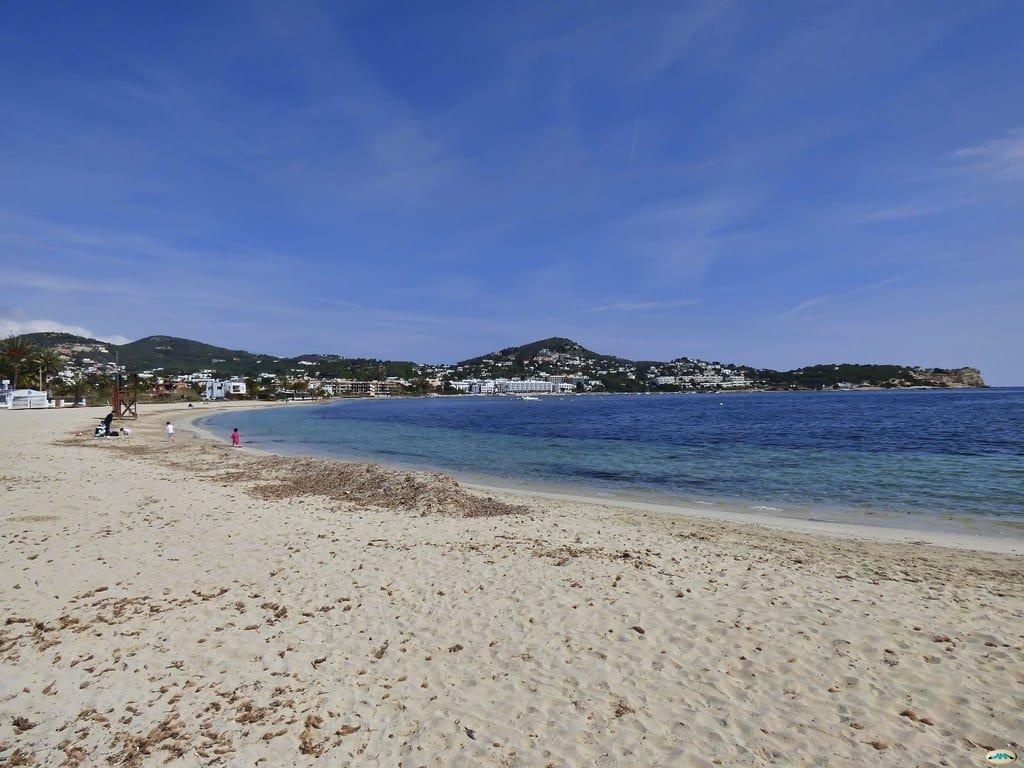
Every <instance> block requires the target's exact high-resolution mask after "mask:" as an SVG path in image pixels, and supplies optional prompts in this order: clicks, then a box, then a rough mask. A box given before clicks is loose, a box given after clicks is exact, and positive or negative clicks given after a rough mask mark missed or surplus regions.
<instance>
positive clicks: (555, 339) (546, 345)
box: [457, 336, 623, 366]
mask: <svg viewBox="0 0 1024 768" xmlns="http://www.w3.org/2000/svg"><path fill="white" fill-rule="evenodd" d="M545 351H546V352H550V353H552V354H555V355H564V356H566V357H579V358H580V359H582V360H608V361H620V360H623V358H620V357H613V356H610V355H599V354H598V353H597V352H591V351H590V350H589V349H587V348H586V347H584V346H582V345H581V344H578V343H576V342H575V341H573V340H572V339H566V338H563V337H561V336H552V337H551V338H549V339H541V340H540V341H533V342H530V343H529V344H523V345H522V346H519V347H506V348H505V349H500V350H498V351H497V352H491V353H490V354H489V355H480V356H479V357H473V358H470V359H469V360H463V361H462V362H460V363H457V365H461V366H473V365H482V364H486V363H487V362H488V361H491V362H494V363H498V362H505V363H513V364H520V365H521V364H523V363H526V362H528V361H530V360H533V359H534V358H536V357H537V355H538V354H540V353H541V352H545Z"/></svg>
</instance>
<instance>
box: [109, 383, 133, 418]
mask: <svg viewBox="0 0 1024 768" xmlns="http://www.w3.org/2000/svg"><path fill="white" fill-rule="evenodd" d="M111 401H112V402H111V405H112V406H113V408H112V410H113V411H114V417H115V418H117V419H137V418H139V376H138V374H135V373H133V374H132V375H131V376H122V375H121V374H120V373H118V374H116V375H115V376H114V391H113V395H112V397H111Z"/></svg>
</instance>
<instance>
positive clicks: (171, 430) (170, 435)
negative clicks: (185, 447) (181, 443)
mask: <svg viewBox="0 0 1024 768" xmlns="http://www.w3.org/2000/svg"><path fill="white" fill-rule="evenodd" d="M167 439H168V440H173V439H174V425H173V424H171V422H169V421H168V422H167Z"/></svg>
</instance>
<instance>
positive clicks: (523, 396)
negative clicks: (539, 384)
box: [517, 395, 540, 400]
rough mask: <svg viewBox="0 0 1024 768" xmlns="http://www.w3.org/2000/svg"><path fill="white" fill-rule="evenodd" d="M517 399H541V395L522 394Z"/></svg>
mask: <svg viewBox="0 0 1024 768" xmlns="http://www.w3.org/2000/svg"><path fill="white" fill-rule="evenodd" d="M517 399H519V400H540V398H539V397H534V396H533V395H520V396H519V397H518V398H517Z"/></svg>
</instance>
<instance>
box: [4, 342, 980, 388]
mask: <svg viewBox="0 0 1024 768" xmlns="http://www.w3.org/2000/svg"><path fill="white" fill-rule="evenodd" d="M22 338H24V339H26V340H27V341H29V342H30V343H32V344H33V345H35V346H36V347H39V348H53V349H55V350H56V351H58V352H59V353H60V354H62V355H64V356H65V357H66V358H68V359H69V360H70V361H71V362H72V363H74V364H76V365H89V364H94V363H100V364H102V363H111V362H114V361H115V359H116V360H117V362H118V363H119V364H120V365H121V366H123V367H124V368H126V369H127V370H128V371H151V370H156V369H162V370H163V371H164V372H165V373H167V374H174V373H191V372H195V371H199V370H211V371H213V372H215V373H216V374H217V375H220V376H256V375H258V374H260V373H269V374H275V375H278V376H289V375H295V374H296V372H297V371H303V372H305V373H308V374H309V375H317V374H318V375H320V376H324V377H337V378H352V379H358V380H364V381H365V380H371V379H384V378H387V377H389V376H395V377H399V378H403V379H407V380H413V379H422V378H423V377H424V376H425V375H427V373H428V372H427V371H426V369H427V368H429V367H434V368H436V369H441V368H443V369H446V370H447V371H448V373H447V374H446V375H448V376H450V377H451V378H493V377H509V378H511V377H514V376H519V377H528V376H535V375H538V374H548V375H556V374H557V375H565V376H569V377H573V376H585V377H587V378H588V379H591V380H594V381H600V382H602V384H603V386H604V387H605V389H606V391H657V390H663V389H664V388H665V387H668V388H672V387H675V388H676V389H679V388H680V387H682V388H686V387H687V386H690V387H692V386H695V385H694V384H693V383H692V381H691V377H699V376H700V375H702V374H707V373H708V372H709V371H710V372H715V371H717V372H720V373H722V372H725V371H731V372H732V374H731V375H742V376H745V377H746V378H747V379H748V380H749V381H751V382H755V383H756V385H757V386H759V387H764V388H769V389H822V388H832V387H842V386H847V385H849V386H874V387H912V386H931V387H984V386H985V382H984V381H983V379H982V378H981V372H980V371H978V370H977V369H976V368H957V369H952V370H947V369H939V368H919V367H916V366H903V365H864V364H851V363H835V364H827V365H814V366H808V367H804V368H798V369H796V370H792V371H775V370H771V369H758V368H752V367H750V366H744V365H736V364H723V363H718V362H711V363H709V362H705V361H701V360H692V359H690V358H686V357H680V358H676V359H674V360H672V361H669V362H658V361H637V360H628V359H626V358H623V357H617V356H615V355H602V354H599V353H597V352H593V351H591V350H589V349H587V348H586V347H584V346H582V345H581V344H579V343H577V342H575V341H573V340H572V339H567V338H564V337H561V336H553V337H550V338H547V339H540V340H538V341H533V342H530V343H528V344H523V345H521V346H517V347H506V348H504V349H500V350H497V351H495V352H492V353H490V354H487V355H480V356H478V357H473V358H470V359H468V360H463V361H462V362H459V363H456V364H455V365H454V366H428V365H421V364H417V363H413V362H410V361H394V360H375V359H368V358H347V357H342V356H340V355H334V354H324V353H313V354H308V355H300V356H297V357H280V358H279V357H275V356H273V355H257V354H253V353H252V352H246V351H244V350H237V349H226V348H224V347H217V346H213V345H211V344H205V343H203V342H200V341H194V340H191V339H180V338H176V337H174V336H147V337H146V338H144V339H139V340H137V341H133V342H131V343H129V344H120V345H118V344H108V343H106V342H103V341H100V340H98V339H89V338H84V337H82V336H74V335H72V334H67V333H30V334H25V335H24V336H23V337H22ZM655 376H659V377H663V378H664V377H670V378H672V377H675V378H676V379H677V381H678V383H677V384H675V385H672V384H668V385H662V384H657V385H656V384H655V383H654V377H655ZM421 385H422V381H421Z"/></svg>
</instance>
